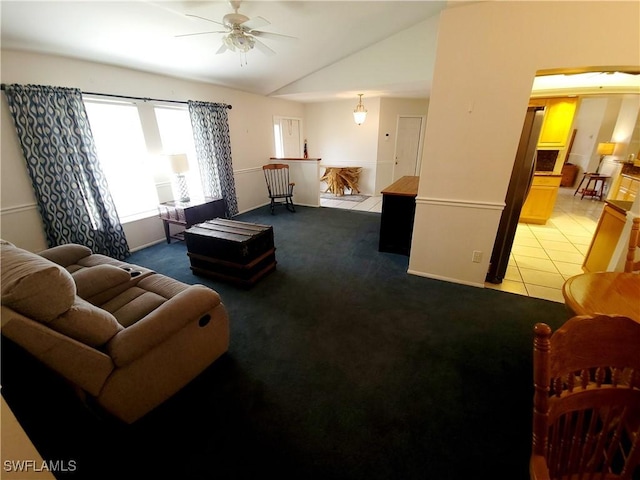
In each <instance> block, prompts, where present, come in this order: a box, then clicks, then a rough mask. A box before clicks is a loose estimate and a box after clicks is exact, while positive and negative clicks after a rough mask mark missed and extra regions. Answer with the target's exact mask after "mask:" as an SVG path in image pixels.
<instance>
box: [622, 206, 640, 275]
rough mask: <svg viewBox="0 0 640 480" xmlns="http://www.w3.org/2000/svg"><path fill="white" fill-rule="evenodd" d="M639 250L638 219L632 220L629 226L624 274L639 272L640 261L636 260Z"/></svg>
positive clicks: (639, 222) (639, 229)
mask: <svg viewBox="0 0 640 480" xmlns="http://www.w3.org/2000/svg"><path fill="white" fill-rule="evenodd" d="M639 250H640V217H636V218H634V219H633V223H632V224H631V232H630V233H629V249H628V250H627V259H626V261H625V263H624V271H625V272H639V271H640V259H638V251H639Z"/></svg>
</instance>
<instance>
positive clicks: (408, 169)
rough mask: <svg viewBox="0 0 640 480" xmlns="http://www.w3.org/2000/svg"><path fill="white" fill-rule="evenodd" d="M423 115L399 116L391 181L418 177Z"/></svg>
mask: <svg viewBox="0 0 640 480" xmlns="http://www.w3.org/2000/svg"><path fill="white" fill-rule="evenodd" d="M424 123H425V117H424V115H399V116H398V125H397V128H396V148H395V153H394V165H393V181H394V182H395V181H396V180H398V179H399V178H401V177H404V176H414V175H418V172H419V171H420V163H421V159H422V143H423V142H422V140H423V139H422V136H423V133H422V132H423V130H424Z"/></svg>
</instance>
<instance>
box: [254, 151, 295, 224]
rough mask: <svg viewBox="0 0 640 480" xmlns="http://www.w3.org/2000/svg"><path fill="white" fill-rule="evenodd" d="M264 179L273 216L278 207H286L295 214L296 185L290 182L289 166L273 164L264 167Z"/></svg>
mask: <svg viewBox="0 0 640 480" xmlns="http://www.w3.org/2000/svg"><path fill="white" fill-rule="evenodd" d="M262 171H263V172H264V179H265V181H266V182H267V191H268V192H269V200H270V201H271V203H270V208H271V214H272V215H273V212H274V209H275V207H276V205H284V206H285V207H286V208H287V210H289V211H290V212H295V211H296V208H295V205H294V204H293V187H294V186H295V183H293V182H290V181H289V165H287V164H285V163H271V164H269V165H264V166H263V167H262Z"/></svg>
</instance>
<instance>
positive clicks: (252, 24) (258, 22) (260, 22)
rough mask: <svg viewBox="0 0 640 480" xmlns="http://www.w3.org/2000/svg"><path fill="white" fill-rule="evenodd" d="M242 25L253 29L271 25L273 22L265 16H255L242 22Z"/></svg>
mask: <svg viewBox="0 0 640 480" xmlns="http://www.w3.org/2000/svg"><path fill="white" fill-rule="evenodd" d="M241 25H242V26H243V27H244V28H248V29H249V30H253V29H254V28H262V27H266V26H267V25H271V22H270V21H269V20H267V19H266V18H264V17H253V18H251V19H249V20H247V21H246V22H242V23H241Z"/></svg>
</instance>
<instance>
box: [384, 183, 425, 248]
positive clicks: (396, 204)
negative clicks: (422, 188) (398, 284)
mask: <svg viewBox="0 0 640 480" xmlns="http://www.w3.org/2000/svg"><path fill="white" fill-rule="evenodd" d="M419 180H420V177H414V176H406V177H402V178H400V179H399V180H398V181H396V182H395V183H393V184H391V185H389V186H388V187H387V188H385V189H384V190H382V192H381V193H382V214H381V216H380V243H379V245H378V250H379V251H380V252H390V253H400V254H402V255H409V251H410V250H411V237H412V235H413V218H414V217H415V213H416V196H417V195H418V181H419Z"/></svg>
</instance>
